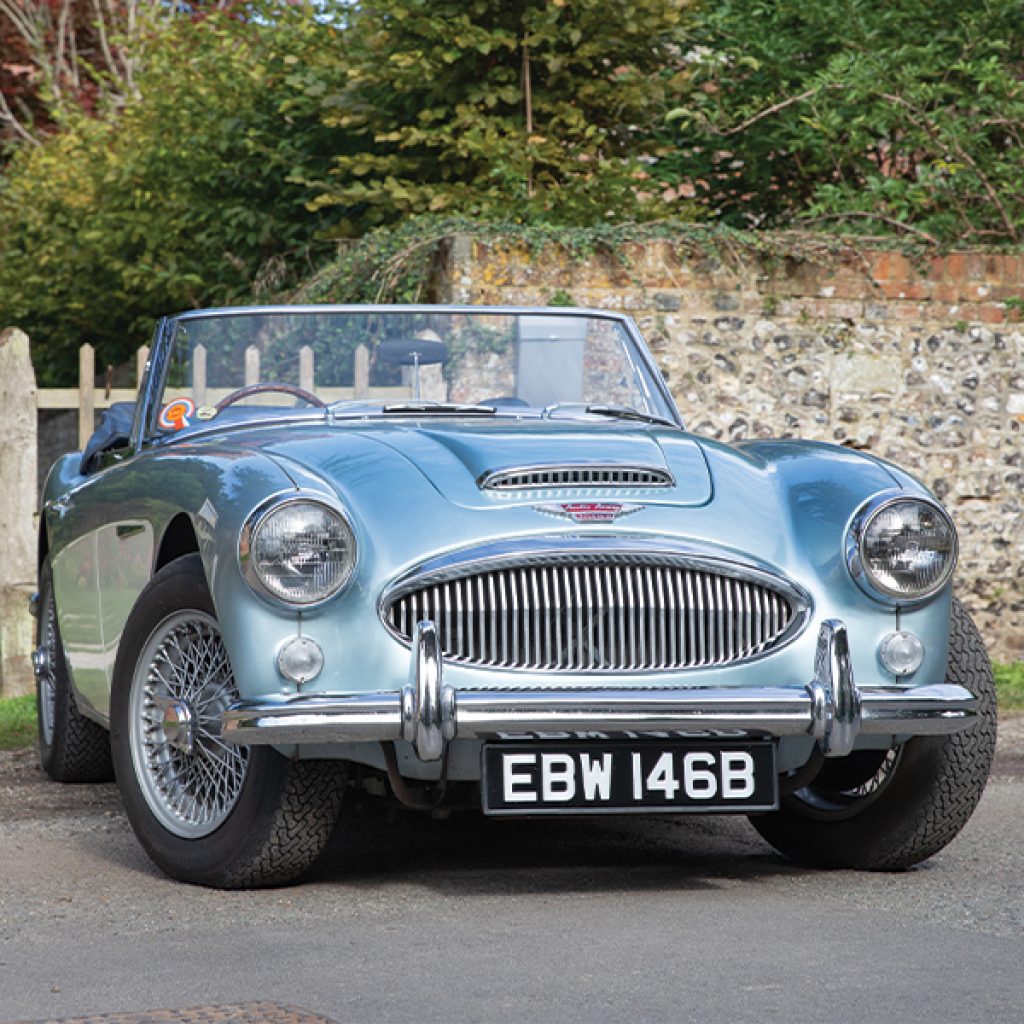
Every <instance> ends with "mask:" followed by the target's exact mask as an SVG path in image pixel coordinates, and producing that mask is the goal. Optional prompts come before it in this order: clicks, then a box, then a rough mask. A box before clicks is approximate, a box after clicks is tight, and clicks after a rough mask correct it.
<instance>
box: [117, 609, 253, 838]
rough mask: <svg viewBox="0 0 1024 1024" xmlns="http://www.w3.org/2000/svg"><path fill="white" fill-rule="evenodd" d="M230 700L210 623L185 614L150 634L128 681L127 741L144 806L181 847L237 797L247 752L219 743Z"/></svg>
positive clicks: (223, 658) (220, 645)
mask: <svg viewBox="0 0 1024 1024" xmlns="http://www.w3.org/2000/svg"><path fill="white" fill-rule="evenodd" d="M237 699H238V688H237V686H236V685H235V680H234V675H233V674H232V671H231V665H230V663H229V661H228V656H227V650H226V648H225V647H224V641H223V639H222V638H221V634H220V629H219V628H218V626H217V622H216V620H215V619H214V618H213V617H212V616H210V615H207V614H206V613H205V612H202V611H199V610H198V609H192V610H188V611H182V612H177V613H175V614H174V615H171V616H169V617H168V618H166V619H164V620H163V622H161V623H160V624H159V625H158V626H157V627H156V629H155V630H154V631H153V633H152V634H151V636H150V638H149V640H148V641H147V643H146V646H145V648H144V649H143V652H142V656H141V657H140V658H139V660H138V663H137V665H136V668H135V675H134V678H133V680H132V689H131V700H130V719H129V741H130V745H131V754H132V763H133V766H134V769H135V775H136V778H137V779H138V783H139V788H140V789H141V791H142V795H143V797H144V798H145V800H146V803H147V804H148V805H149V807H150V810H151V811H152V812H153V814H154V815H155V816H156V818H157V819H158V821H159V822H160V824H161V825H163V826H164V828H166V829H167V830H168V831H169V832H171V833H173V834H174V835H176V836H180V837H181V838H183V839H200V838H202V837H203V836H207V835H210V833H212V832H214V831H216V830H217V829H218V828H219V827H220V826H221V825H222V824H223V823H224V822H225V821H226V820H227V818H228V817H229V815H230V814H231V811H232V810H233V808H234V806H235V803H236V802H237V800H238V797H239V794H240V793H241V791H242V785H243V783H244V782H245V777H246V771H247V768H248V764H249V751H248V749H246V748H244V747H237V746H234V745H232V744H230V743H225V742H224V740H223V739H222V738H221V735H220V721H221V714H222V713H223V711H224V710H225V708H227V707H228V705H229V704H231V703H232V702H233V701H235V700H237Z"/></svg>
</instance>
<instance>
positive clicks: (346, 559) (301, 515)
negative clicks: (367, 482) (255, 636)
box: [239, 499, 356, 605]
mask: <svg viewBox="0 0 1024 1024" xmlns="http://www.w3.org/2000/svg"><path fill="white" fill-rule="evenodd" d="M239 551H240V555H241V560H242V564H243V569H244V571H245V575H246V579H248V581H249V583H250V584H251V585H254V586H256V588H257V589H262V590H263V591H265V592H266V593H267V594H269V595H270V596H271V597H276V598H277V599H278V600H281V601H285V602H287V603H288V604H298V605H311V604H318V603H319V602H321V601H326V600H327V598H329V597H331V596H332V595H333V594H336V593H337V592H338V591H339V590H341V588H342V587H343V586H345V584H346V583H347V582H348V580H349V578H350V577H351V575H352V570H353V569H354V568H355V564H356V541H355V537H354V536H353V534H352V528H351V527H350V526H349V525H348V523H347V522H345V519H344V518H343V517H342V515H341V514H340V513H339V512H337V511H336V510H335V509H333V508H331V507H330V506H329V505H324V504H322V503H321V502H319V501H310V500H307V499H292V500H285V501H282V502H281V503H279V504H277V505H274V506H273V507H272V508H271V509H270V510H269V511H268V512H266V513H264V514H263V515H262V516H261V517H260V518H258V519H257V520H256V521H255V523H254V524H253V525H252V527H251V529H250V528H247V529H246V530H245V531H244V532H243V535H242V541H241V544H240V547H239Z"/></svg>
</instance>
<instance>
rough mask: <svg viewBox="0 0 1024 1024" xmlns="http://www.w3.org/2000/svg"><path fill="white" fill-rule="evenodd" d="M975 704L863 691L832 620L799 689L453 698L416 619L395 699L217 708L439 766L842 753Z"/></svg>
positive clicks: (938, 722)
mask: <svg viewBox="0 0 1024 1024" xmlns="http://www.w3.org/2000/svg"><path fill="white" fill-rule="evenodd" d="M977 704H978V701H977V698H976V697H975V696H974V695H973V694H972V693H971V692H970V691H969V690H966V689H964V688H963V687H962V686H954V685H952V684H949V683H943V684H939V685H935V686H917V687H909V688H907V687H903V688H897V687H893V688H888V689H876V688H872V689H870V690H859V689H858V688H857V686H856V684H855V683H854V680H853V671H852V669H851V667H850V648H849V641H848V639H847V635H846V627H845V626H844V625H843V624H842V623H841V622H839V621H837V620H835V619H829V620H827V621H825V622H824V623H822V626H821V631H820V633H819V634H818V647H817V654H816V657H815V666H814V678H813V679H812V680H811V682H810V683H808V684H807V685H806V686H805V687H802V688H797V687H757V688H749V687H736V688H730V689H703V688H698V687H693V688H676V689H661V688H651V689H636V690H627V689H601V688H593V689H585V690H580V689H573V690H559V689H554V688H552V689H548V688H547V687H545V688H543V689H541V688H536V689H523V690H504V689H502V690H498V689H494V690H486V689H475V690H469V689H459V690H455V689H454V688H453V687H451V686H447V685H445V684H444V681H443V672H442V664H441V650H440V646H439V643H438V637H437V630H436V628H435V626H434V623H432V622H421V623H419V625H418V626H417V627H416V634H415V637H414V640H413V664H412V671H411V679H410V681H409V683H408V684H407V685H406V686H405V687H403V688H402V689H401V690H400V691H385V692H377V693H360V694H354V695H352V696H331V695H314V694H310V695H307V694H294V695H282V696H279V697H270V698H263V699H260V700H255V701H244V700H243V701H239V702H237V703H236V704H233V705H232V706H231V707H229V708H228V709H227V711H225V712H224V716H223V738H224V739H225V740H228V741H230V742H232V743H238V744H268V745H275V746H283V745H290V744H298V743H343V742H360V741H366V740H408V741H409V742H410V743H411V744H412V746H413V748H414V749H415V751H416V753H417V755H418V756H419V757H420V759H421V760H423V761H437V760H439V759H440V758H441V756H442V754H443V753H444V749H445V746H446V744H447V743H448V741H449V740H452V739H454V738H455V737H460V738H465V737H469V738H474V737H476V738H480V737H486V736H493V735H495V734H496V733H529V732H564V731H600V732H623V731H635V730H642V731H650V730H678V729H683V730H687V729H694V730H707V729H720V730H723V729H730V730H743V731H745V732H750V733H756V734H762V735H767V736H800V735H809V736H813V737H814V739H815V740H816V741H817V743H818V745H819V747H820V748H821V750H822V752H823V753H824V754H825V756H826V757H844V756H845V755H847V754H849V753H850V751H851V750H853V747H854V743H855V741H856V739H857V736H858V735H860V734H874V735H941V734H945V733H952V732H957V731H959V730H960V729H964V728H966V727H967V726H969V725H970V724H971V723H972V721H973V720H974V718H975V716H976V714H977Z"/></svg>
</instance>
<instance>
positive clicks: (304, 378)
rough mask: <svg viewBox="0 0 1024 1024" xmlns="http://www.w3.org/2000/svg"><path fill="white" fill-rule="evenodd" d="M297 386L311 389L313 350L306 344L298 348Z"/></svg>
mask: <svg viewBox="0 0 1024 1024" xmlns="http://www.w3.org/2000/svg"><path fill="white" fill-rule="evenodd" d="M299 387H300V388H305V389H306V390H307V391H312V390H313V350H312V349H311V348H310V347H309V346H308V345H303V346H302V348H300V349H299Z"/></svg>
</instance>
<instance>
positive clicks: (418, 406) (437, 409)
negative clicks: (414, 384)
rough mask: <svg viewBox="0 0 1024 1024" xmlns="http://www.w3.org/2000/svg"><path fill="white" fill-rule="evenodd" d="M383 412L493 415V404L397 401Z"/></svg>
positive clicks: (382, 410)
mask: <svg viewBox="0 0 1024 1024" xmlns="http://www.w3.org/2000/svg"><path fill="white" fill-rule="evenodd" d="M381 412H383V413H396V412H397V413H429V414H431V415H432V414H434V413H440V414H442V415H449V416H451V415H456V416H493V415H494V414H495V413H496V412H497V410H496V409H495V408H494V406H493V405H473V404H471V403H463V402H395V403H394V404H392V405H385V406H383V407H382V408H381Z"/></svg>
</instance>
